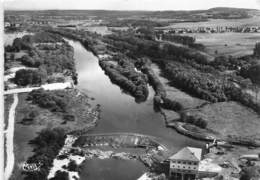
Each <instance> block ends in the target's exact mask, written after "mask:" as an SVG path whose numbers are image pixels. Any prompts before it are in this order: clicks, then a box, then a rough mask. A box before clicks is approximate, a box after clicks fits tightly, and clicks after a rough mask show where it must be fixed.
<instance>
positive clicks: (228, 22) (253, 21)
mask: <svg viewBox="0 0 260 180" xmlns="http://www.w3.org/2000/svg"><path fill="white" fill-rule="evenodd" d="M251 25H252V26H259V25H260V21H259V16H254V17H252V18H245V19H210V20H209V21H202V22H184V23H175V24H172V25H170V26H168V27H169V28H197V27H207V26H208V27H217V26H229V27H230V26H232V27H236V26H251Z"/></svg>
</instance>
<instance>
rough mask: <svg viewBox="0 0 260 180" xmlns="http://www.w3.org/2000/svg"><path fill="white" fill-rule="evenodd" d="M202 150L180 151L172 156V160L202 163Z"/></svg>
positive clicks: (191, 148)
mask: <svg viewBox="0 0 260 180" xmlns="http://www.w3.org/2000/svg"><path fill="white" fill-rule="evenodd" d="M201 154H202V149H200V148H193V147H185V148H183V149H181V150H180V151H178V152H177V153H176V154H174V155H172V156H171V157H170V158H169V159H170V160H187V161H200V160H201Z"/></svg>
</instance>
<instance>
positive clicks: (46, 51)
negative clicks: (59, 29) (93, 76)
mask: <svg viewBox="0 0 260 180" xmlns="http://www.w3.org/2000/svg"><path fill="white" fill-rule="evenodd" d="M21 51H23V52H25V54H24V55H23V56H22V57H20V58H16V59H15V58H13V59H12V58H11V59H10V60H9V61H8V63H9V64H10V63H16V61H17V62H19V63H20V64H21V65H24V66H26V67H30V68H38V70H39V71H33V70H20V72H19V71H18V72H16V77H15V79H14V80H15V81H14V82H15V83H17V84H18V85H20V86H26V85H36V84H38V85H41V84H44V83H45V82H46V81H47V80H48V78H52V76H53V75H55V74H58V73H59V74H63V76H64V78H66V79H69V78H71V79H72V80H73V81H74V83H75V84H77V74H76V70H75V62H74V58H73V54H74V52H73V48H72V47H71V46H70V45H69V44H68V43H67V42H65V41H64V40H63V38H62V37H61V36H60V35H57V34H53V33H49V32H39V33H35V34H34V35H25V36H23V37H22V38H16V39H15V40H14V42H13V44H12V46H7V47H5V52H6V54H15V53H17V52H21ZM23 74H24V75H23ZM27 78H28V79H27Z"/></svg>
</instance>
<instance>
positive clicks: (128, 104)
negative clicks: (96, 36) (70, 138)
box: [69, 41, 203, 180]
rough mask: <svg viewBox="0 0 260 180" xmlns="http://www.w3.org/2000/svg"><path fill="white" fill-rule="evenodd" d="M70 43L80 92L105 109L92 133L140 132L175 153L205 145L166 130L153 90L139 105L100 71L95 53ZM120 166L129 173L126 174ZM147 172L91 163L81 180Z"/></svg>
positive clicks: (119, 163) (115, 162)
mask: <svg viewBox="0 0 260 180" xmlns="http://www.w3.org/2000/svg"><path fill="white" fill-rule="evenodd" d="M69 43H70V44H71V45H72V46H73V47H74V53H75V55H74V56H75V59H76V68H77V71H78V75H79V84H78V88H79V89H81V90H82V91H84V92H86V93H87V94H88V95H89V96H90V97H94V98H95V100H94V101H93V102H92V103H93V104H100V105H101V109H102V113H101V120H100V122H99V124H98V126H97V127H96V128H95V129H94V130H92V131H91V133H101V132H136V133H143V134H148V135H152V136H156V137H158V138H160V139H161V140H162V141H163V142H165V143H167V144H168V145H171V147H172V150H173V151H177V150H179V149H180V148H182V147H184V146H195V147H202V146H203V143H201V142H198V141H195V140H192V139H190V138H187V137H185V136H182V135H180V134H178V133H177V132H175V131H174V130H172V129H169V128H166V127H165V125H164V120H163V117H162V116H161V114H160V113H157V112H155V111H154V109H153V95H154V91H153V89H152V88H151V87H149V97H148V99H147V101H146V102H143V103H140V104H137V103H136V102H135V100H134V98H133V97H131V96H130V95H127V94H125V93H123V92H122V90H121V89H120V88H119V87H118V86H116V85H114V84H112V83H111V81H110V80H109V78H108V77H107V76H106V75H105V74H104V72H103V71H102V69H101V68H100V67H99V65H98V59H97V58H96V57H95V56H94V55H93V54H92V53H91V52H89V51H87V50H85V48H84V47H83V46H82V45H81V44H80V43H78V42H74V41H69ZM133 164H134V165H133ZM120 166H122V168H125V169H126V170H125V171H122V169H120V168H119V167H120ZM135 167H139V168H135ZM141 167H142V168H141ZM127 169H128V171H129V175H128V172H127ZM129 169H131V170H129ZM143 170H144V167H143V165H140V164H139V163H138V162H132V161H131V162H130V161H129V162H128V161H121V160H90V161H87V162H86V165H85V166H84V173H82V178H81V179H111V180H114V179H129V180H130V179H136V175H140V174H142V171H143Z"/></svg>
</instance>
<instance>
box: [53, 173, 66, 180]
mask: <svg viewBox="0 0 260 180" xmlns="http://www.w3.org/2000/svg"><path fill="white" fill-rule="evenodd" d="M51 180H69V174H68V172H65V171H57V172H56V174H55V177H54V178H51Z"/></svg>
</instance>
